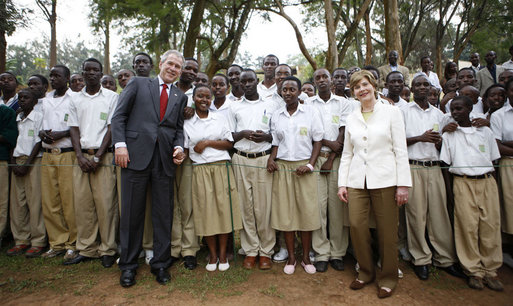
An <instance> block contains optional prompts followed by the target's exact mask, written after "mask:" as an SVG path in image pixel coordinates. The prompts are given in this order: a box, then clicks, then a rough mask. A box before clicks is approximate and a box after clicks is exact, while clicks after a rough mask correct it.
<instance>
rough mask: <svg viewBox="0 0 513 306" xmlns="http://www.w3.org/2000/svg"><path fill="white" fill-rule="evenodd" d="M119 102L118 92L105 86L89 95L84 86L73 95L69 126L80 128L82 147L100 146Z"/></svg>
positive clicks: (93, 147) (96, 147) (95, 147)
mask: <svg viewBox="0 0 513 306" xmlns="http://www.w3.org/2000/svg"><path fill="white" fill-rule="evenodd" d="M117 103H118V94H117V93H115V92H113V91H112V90H108V89H105V88H100V90H99V91H98V92H97V93H96V94H94V95H89V94H88V93H87V92H86V87H84V88H83V89H82V90H81V91H80V92H78V93H76V94H74V95H73V96H72V98H71V103H70V108H69V117H68V126H76V127H78V128H79V129H80V146H81V147H82V149H98V148H100V146H101V144H102V141H103V137H104V136H105V133H107V129H108V126H109V125H110V121H111V119H112V115H113V114H114V110H115V108H116V105H117Z"/></svg>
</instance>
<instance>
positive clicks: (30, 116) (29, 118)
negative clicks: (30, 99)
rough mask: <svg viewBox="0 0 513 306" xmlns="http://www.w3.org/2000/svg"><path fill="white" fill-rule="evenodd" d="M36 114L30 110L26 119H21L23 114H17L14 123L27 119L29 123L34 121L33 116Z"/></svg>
mask: <svg viewBox="0 0 513 306" xmlns="http://www.w3.org/2000/svg"><path fill="white" fill-rule="evenodd" d="M36 112H37V111H35V110H33V109H32V111H30V113H29V115H28V116H27V117H23V115H24V114H23V112H21V113H19V114H18V116H17V117H16V121H18V122H19V121H23V120H25V119H28V120H30V121H35V116H36Z"/></svg>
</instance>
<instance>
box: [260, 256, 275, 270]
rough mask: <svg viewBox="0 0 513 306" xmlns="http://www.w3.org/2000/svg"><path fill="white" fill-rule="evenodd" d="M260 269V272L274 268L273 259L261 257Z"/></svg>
mask: <svg viewBox="0 0 513 306" xmlns="http://www.w3.org/2000/svg"><path fill="white" fill-rule="evenodd" d="M258 268H260V270H269V269H271V268H272V263H271V258H269V257H265V256H260V261H259V263H258Z"/></svg>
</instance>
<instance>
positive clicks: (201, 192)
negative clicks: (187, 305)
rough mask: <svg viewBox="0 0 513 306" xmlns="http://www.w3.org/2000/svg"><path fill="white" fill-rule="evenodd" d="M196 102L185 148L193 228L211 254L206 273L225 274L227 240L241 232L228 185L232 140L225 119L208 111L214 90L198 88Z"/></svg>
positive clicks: (187, 124)
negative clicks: (189, 169) (190, 167)
mask: <svg viewBox="0 0 513 306" xmlns="http://www.w3.org/2000/svg"><path fill="white" fill-rule="evenodd" d="M193 98H194V105H195V114H194V116H193V117H192V118H191V119H189V120H186V121H185V122H184V148H185V149H186V153H188V154H189V157H190V158H191V160H192V161H193V172H192V194H193V197H192V207H193V211H194V214H193V217H194V227H195V230H196V234H197V235H198V236H204V237H205V240H206V241H207V246H208V249H209V253H210V256H209V262H208V264H207V265H206V269H207V271H215V270H216V269H217V268H218V265H219V271H226V270H228V268H229V267H230V264H229V263H228V258H227V256H226V251H227V250H226V246H227V242H228V236H229V234H230V233H231V232H232V230H240V229H241V228H242V225H241V217H240V208H239V201H238V197H237V192H236V190H235V184H233V183H232V184H231V186H230V185H229V180H230V179H231V178H233V177H234V176H233V172H232V171H231V168H229V167H228V166H227V162H229V161H230V154H228V150H230V149H231V148H232V146H233V138H232V134H231V132H230V129H229V127H228V124H227V122H226V121H225V120H224V118H222V117H221V116H219V115H218V114H214V113H212V112H210V111H209V107H210V104H211V102H212V91H211V89H210V88H209V87H207V86H204V85H198V86H197V87H195V88H194V93H193ZM227 171H228V172H229V174H228V173H227ZM230 188H231V189H230ZM228 190H229V192H230V195H229V194H228V193H227V191H228ZM232 221H233V223H232ZM217 243H219V248H217V247H216V246H217ZM218 254H219V258H218Z"/></svg>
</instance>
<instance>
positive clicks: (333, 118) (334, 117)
mask: <svg viewBox="0 0 513 306" xmlns="http://www.w3.org/2000/svg"><path fill="white" fill-rule="evenodd" d="M331 122H332V123H336V124H338V123H339V122H340V117H339V116H336V115H333V116H332V117H331Z"/></svg>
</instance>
